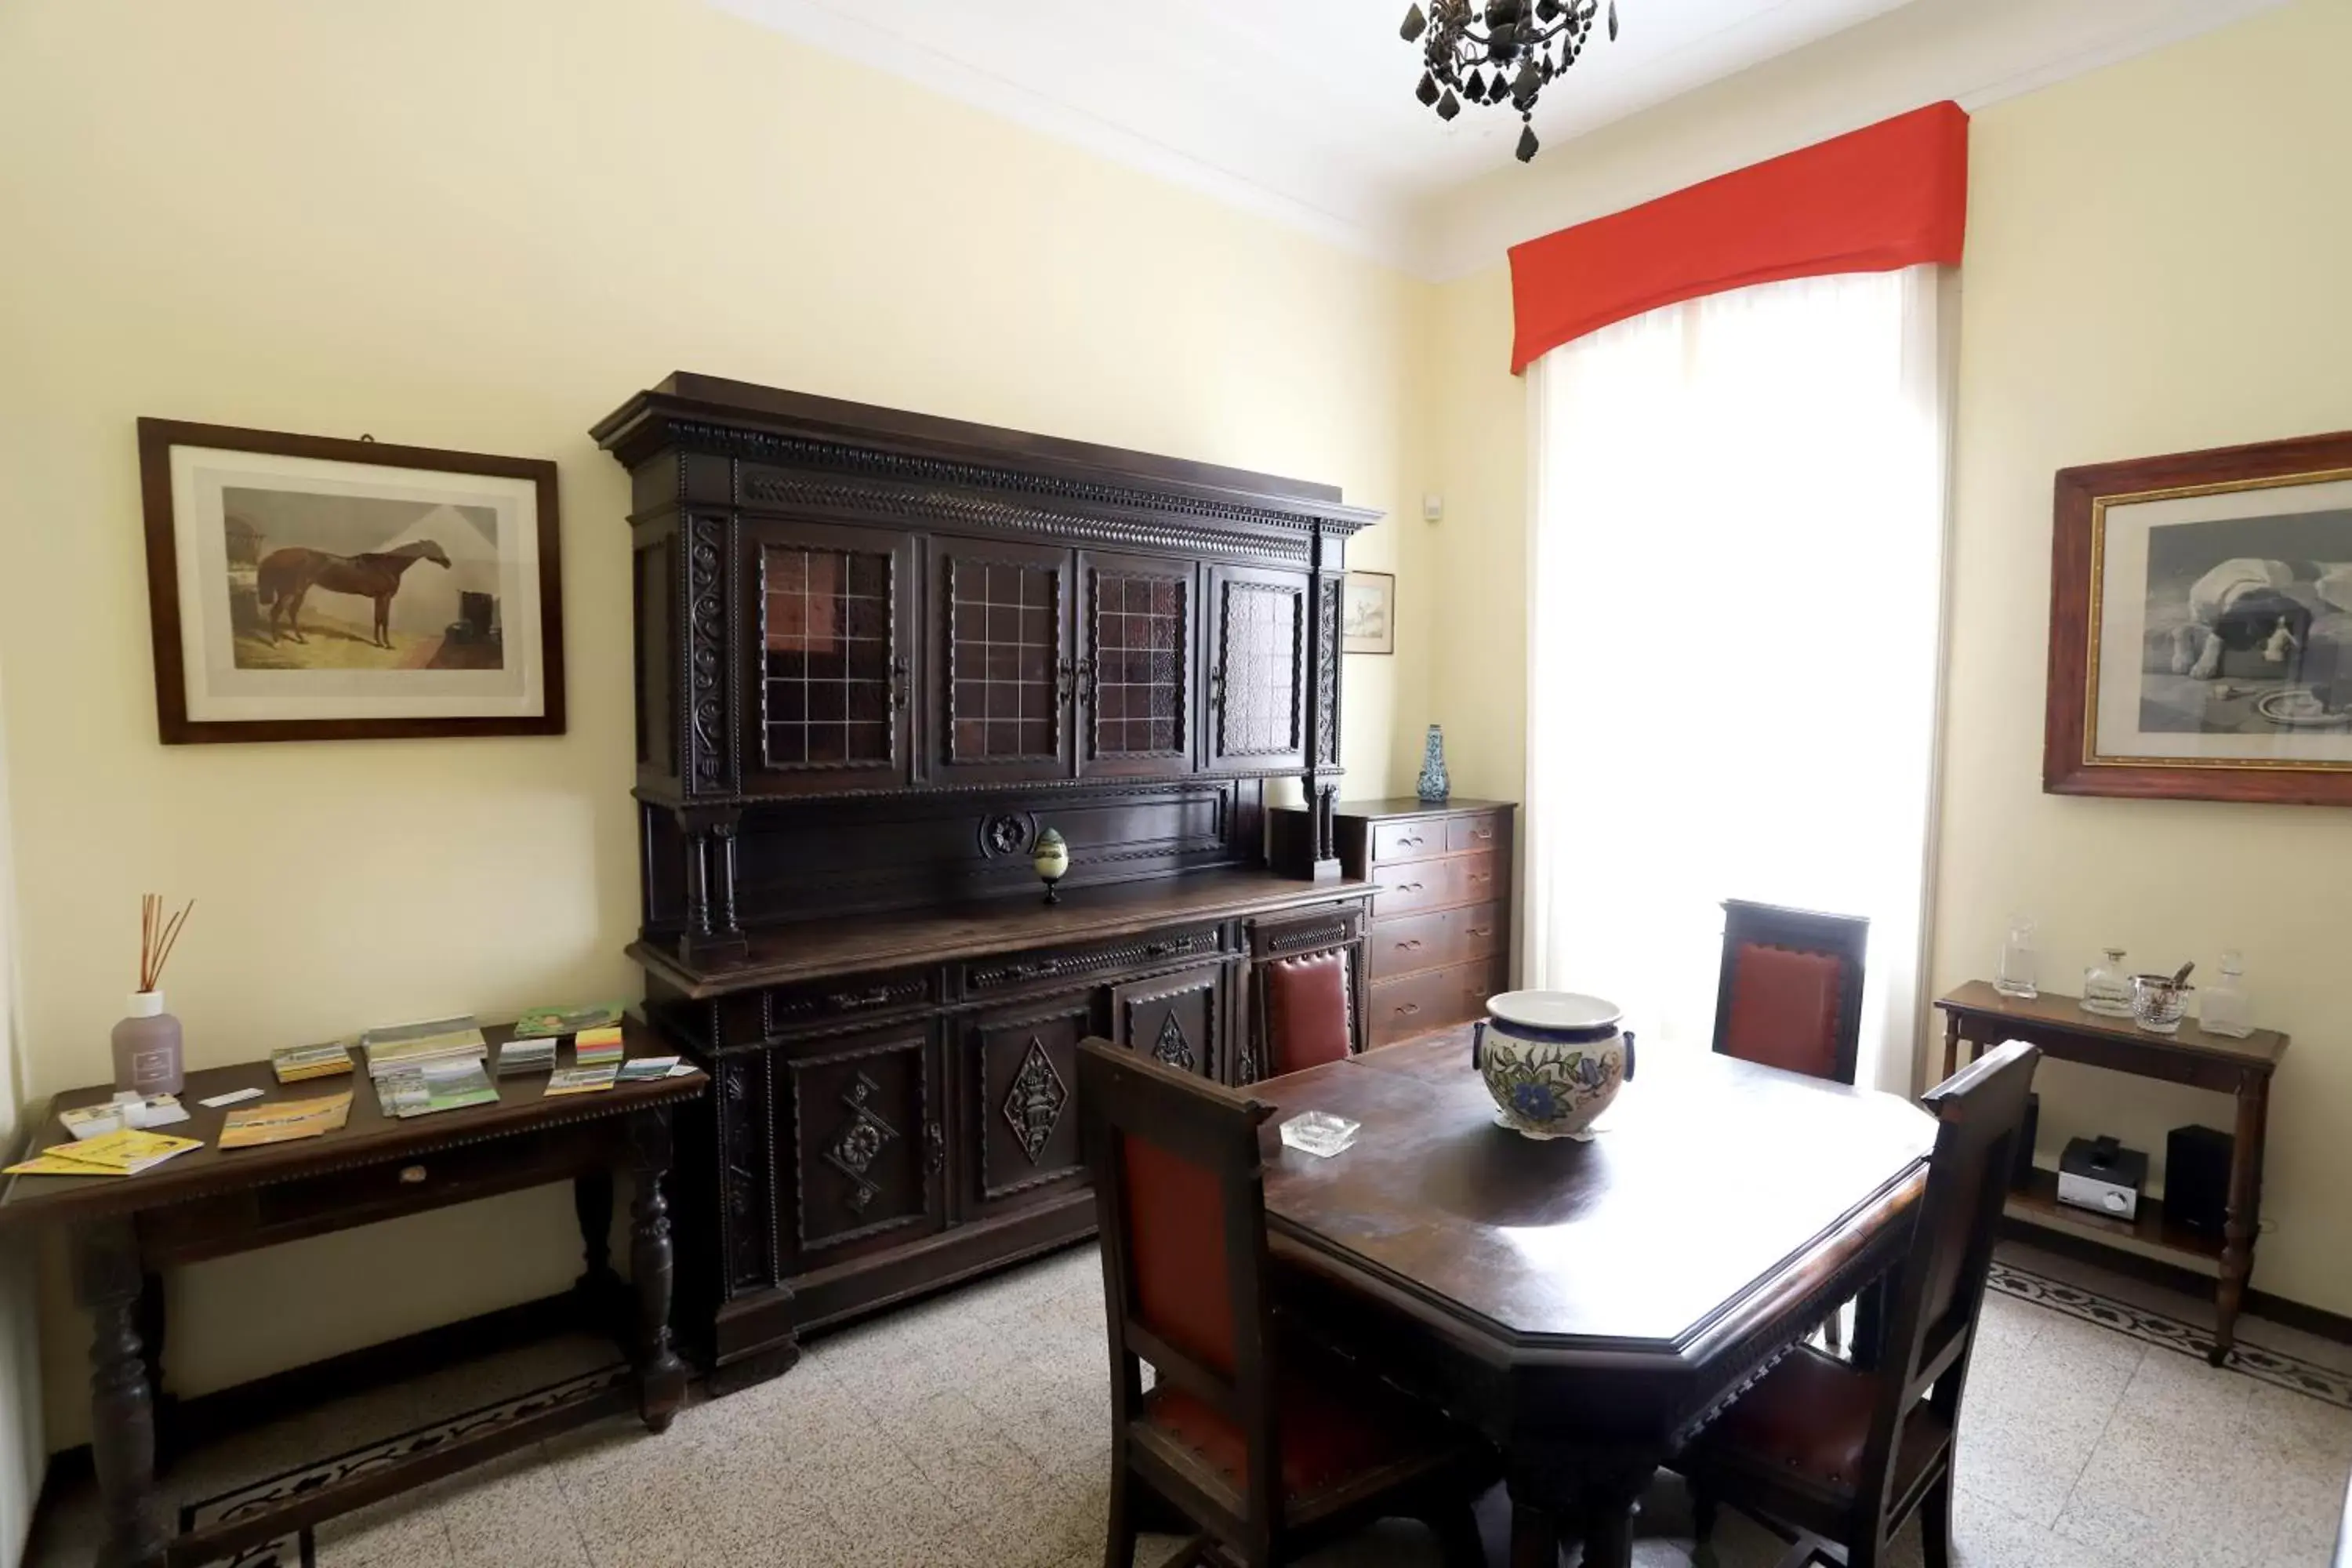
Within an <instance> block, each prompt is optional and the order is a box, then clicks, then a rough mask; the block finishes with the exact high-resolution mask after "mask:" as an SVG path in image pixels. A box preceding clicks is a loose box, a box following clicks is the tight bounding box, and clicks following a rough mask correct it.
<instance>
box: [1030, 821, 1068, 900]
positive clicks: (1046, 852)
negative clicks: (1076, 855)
mask: <svg viewBox="0 0 2352 1568" xmlns="http://www.w3.org/2000/svg"><path fill="white" fill-rule="evenodd" d="M1029 868H1030V869H1031V870H1034V871H1035V872H1036V873H1037V876H1038V878H1039V879H1040V880H1042V881H1043V882H1044V883H1045V901H1046V902H1047V903H1049V904H1058V903H1060V902H1061V901H1062V895H1061V894H1060V892H1058V891H1057V890H1056V889H1055V887H1054V884H1055V883H1056V882H1058V881H1060V880H1061V879H1062V878H1063V876H1064V874H1065V873H1066V872H1067V871H1068V870H1069V868H1070V847H1069V846H1068V845H1067V844H1065V843H1064V842H1062V835H1061V833H1060V831H1059V830H1057V829H1055V828H1051V827H1049V828H1047V829H1045V831H1044V832H1043V833H1040V834H1039V835H1037V846H1036V847H1035V848H1034V850H1032V851H1031V852H1030V855H1029Z"/></svg>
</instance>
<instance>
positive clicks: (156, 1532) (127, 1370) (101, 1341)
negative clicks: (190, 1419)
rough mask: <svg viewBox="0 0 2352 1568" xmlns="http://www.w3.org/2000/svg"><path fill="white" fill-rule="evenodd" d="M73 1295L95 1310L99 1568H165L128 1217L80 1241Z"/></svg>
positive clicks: (135, 1248) (141, 1294) (92, 1389)
mask: <svg viewBox="0 0 2352 1568" xmlns="http://www.w3.org/2000/svg"><path fill="white" fill-rule="evenodd" d="M73 1247H74V1295H75V1299H76V1300H78V1301H79V1303H80V1304H81V1305H82V1306H83V1307H84V1308H85V1309H87V1310H89V1315H90V1323H91V1330H92V1335H91V1341H90V1349H89V1405H90V1422H89V1447H90V1458H91V1460H92V1462H93V1464H94V1466H95V1468H96V1469H97V1471H98V1489H99V1495H100V1499H101V1500H102V1501H103V1503H104V1506H105V1512H106V1544H105V1545H104V1546H103V1547H102V1548H100V1553H99V1563H100V1565H101V1568H163V1552H164V1548H165V1546H166V1545H167V1544H168V1538H167V1537H166V1535H165V1534H164V1531H163V1510H162V1508H161V1505H160V1501H159V1500H158V1498H157V1496H156V1492H155V1394H154V1390H153V1388H152V1386H151V1385H150V1384H149V1382H148V1378H147V1358H146V1352H145V1348H144V1345H145V1342H144V1341H143V1340H142V1338H141V1336H140V1332H139V1321H140V1313H141V1303H142V1300H144V1299H145V1297H146V1281H145V1279H144V1277H143V1276H142V1273H141V1270H140V1267H139V1238H138V1235H137V1233H136V1232H135V1231H134V1230H133V1229H132V1228H131V1221H130V1220H129V1219H128V1218H121V1219H110V1220H97V1221H93V1222H92V1223H90V1224H89V1225H87V1226H83V1227H82V1228H81V1230H80V1231H79V1233H77V1234H76V1236H75V1237H74V1242H73Z"/></svg>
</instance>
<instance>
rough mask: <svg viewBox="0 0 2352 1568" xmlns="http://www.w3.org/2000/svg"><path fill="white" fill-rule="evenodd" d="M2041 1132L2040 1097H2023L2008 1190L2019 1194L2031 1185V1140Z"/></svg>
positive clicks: (2035, 1095) (2036, 1095)
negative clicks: (2023, 1115)
mask: <svg viewBox="0 0 2352 1568" xmlns="http://www.w3.org/2000/svg"><path fill="white" fill-rule="evenodd" d="M2039 1131H2042V1097H2041V1096H2040V1095H2038V1094H2029V1095H2027V1096H2026V1097H2025V1120H2024V1121H2023V1122H2021V1124H2020V1125H2019V1127H2018V1129H2017V1164H2016V1167H2015V1168H2014V1169H2013V1170H2011V1172H2010V1175H2009V1190H2010V1191H2011V1192H2013V1193H2021V1192H2023V1191H2024V1190H2025V1189H2026V1188H2028V1187H2030V1186H2032V1184H2033V1138H2034V1134H2036V1133H2037V1132H2039Z"/></svg>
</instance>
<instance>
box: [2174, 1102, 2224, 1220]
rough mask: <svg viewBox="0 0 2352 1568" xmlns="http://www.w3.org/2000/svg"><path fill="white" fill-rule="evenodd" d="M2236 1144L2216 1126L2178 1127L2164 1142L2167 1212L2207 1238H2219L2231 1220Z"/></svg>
mask: <svg viewBox="0 0 2352 1568" xmlns="http://www.w3.org/2000/svg"><path fill="white" fill-rule="evenodd" d="M2234 1147H2235V1141H2234V1140H2232V1139H2231V1136H2230V1134H2228V1133H2227V1132H2223V1131H2220V1130H2219V1129H2217V1128H2212V1127H2176V1128H2174V1129H2173V1130H2172V1131H2171V1133H2170V1135H2168V1137H2167V1138H2166V1139H2165V1141H2164V1212H2165V1214H2166V1215H2168V1217H2169V1218H2171V1219H2173V1220H2175V1221H2177V1222H2178V1223H2179V1224H2180V1225H2181V1226H2185V1227H2186V1228H2188V1229H2189V1230H2193V1231H2196V1232H2198V1233H2199V1234H2200V1235H2203V1236H2219V1235H2221V1229H2222V1226H2224V1225H2225V1224H2227V1223H2228V1220H2229V1217H2230V1163H2231V1158H2230V1157H2231V1151H2232V1149H2233V1148H2234Z"/></svg>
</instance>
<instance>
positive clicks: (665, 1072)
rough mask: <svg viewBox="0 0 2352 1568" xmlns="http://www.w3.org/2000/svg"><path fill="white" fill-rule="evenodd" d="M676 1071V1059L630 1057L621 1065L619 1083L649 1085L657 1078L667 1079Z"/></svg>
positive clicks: (617, 1080)
mask: <svg viewBox="0 0 2352 1568" xmlns="http://www.w3.org/2000/svg"><path fill="white" fill-rule="evenodd" d="M676 1071H677V1058H676V1057H631V1058H629V1059H628V1060H627V1061H625V1062H623V1063H622V1064H621V1071H620V1076H619V1078H618V1079H615V1081H616V1082H620V1083H651V1082H652V1081H653V1080H654V1079H657V1078H668V1077H670V1076H671V1075H672V1074H673V1073H675V1072H676Z"/></svg>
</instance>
